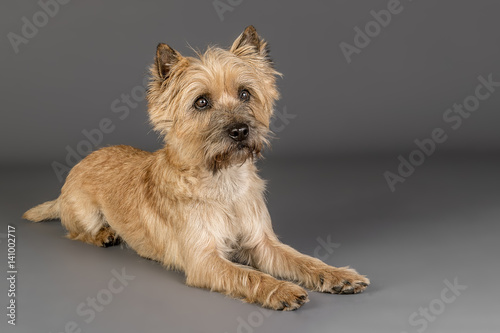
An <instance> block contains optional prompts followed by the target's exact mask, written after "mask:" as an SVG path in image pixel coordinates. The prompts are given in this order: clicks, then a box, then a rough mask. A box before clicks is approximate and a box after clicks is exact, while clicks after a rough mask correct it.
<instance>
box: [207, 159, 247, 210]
mask: <svg viewBox="0 0 500 333" xmlns="http://www.w3.org/2000/svg"><path fill="white" fill-rule="evenodd" d="M250 176H251V174H250V171H249V170H248V168H246V166H244V165H243V166H233V167H229V168H227V169H223V170H221V171H219V172H217V173H216V174H214V175H211V177H210V178H208V179H206V181H205V182H204V184H203V186H202V187H201V191H202V195H203V196H204V197H205V198H207V199H212V200H215V201H219V202H221V203H224V202H225V203H230V202H234V201H235V200H238V199H241V198H242V197H243V196H245V195H247V193H248V191H249V188H250V185H251V184H250V178H251V177H250Z"/></svg>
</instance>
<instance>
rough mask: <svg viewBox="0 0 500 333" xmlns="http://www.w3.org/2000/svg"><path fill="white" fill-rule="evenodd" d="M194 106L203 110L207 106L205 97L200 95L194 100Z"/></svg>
mask: <svg viewBox="0 0 500 333" xmlns="http://www.w3.org/2000/svg"><path fill="white" fill-rule="evenodd" d="M194 106H195V108H197V109H198V110H203V109H205V108H206V107H207V106H208V100H207V99H206V98H205V97H200V98H198V99H197V100H196V102H194Z"/></svg>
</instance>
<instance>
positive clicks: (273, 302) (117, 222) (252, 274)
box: [23, 26, 369, 310]
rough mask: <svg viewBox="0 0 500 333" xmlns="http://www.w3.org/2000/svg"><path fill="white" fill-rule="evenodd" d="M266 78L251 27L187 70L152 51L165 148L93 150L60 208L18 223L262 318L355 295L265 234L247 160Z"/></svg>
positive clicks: (256, 137)
mask: <svg viewBox="0 0 500 333" xmlns="http://www.w3.org/2000/svg"><path fill="white" fill-rule="evenodd" d="M277 75H279V73H278V72H276V70H275V69H274V68H273V66H272V62H271V60H270V59H269V55H268V49H267V44H266V42H264V41H263V40H262V39H261V38H260V37H259V36H258V35H257V32H256V31H255V29H254V28H253V27H252V26H250V27H248V28H247V29H246V30H245V31H244V32H243V33H242V34H241V35H240V36H239V37H238V38H237V39H236V40H235V42H234V43H233V45H232V47H231V48H230V49H229V50H224V49H221V48H216V47H210V48H208V50H207V51H206V52H205V53H203V54H198V57H196V58H193V57H183V56H181V55H180V54H179V53H178V52H176V51H174V50H173V49H172V48H170V47H169V46H168V45H166V44H159V45H158V48H157V54H156V59H155V62H154V64H153V65H152V67H151V77H152V79H151V83H150V89H149V92H148V101H149V116H150V119H151V123H152V125H153V126H154V128H155V130H157V131H158V132H160V133H161V134H162V135H163V136H164V137H165V147H164V148H163V149H161V150H158V151H156V152H153V153H150V152H146V151H142V150H139V149H135V148H132V147H129V146H114V147H108V148H103V149H100V150H98V151H96V152H94V153H92V154H90V155H89V156H87V157H86V158H85V159H84V160H82V161H81V162H80V163H78V164H77V165H76V166H75V167H74V168H73V169H72V170H71V172H70V174H69V175H68V177H67V179H66V183H65V184H64V186H63V188H62V190H61V195H60V196H59V198H57V199H56V200H54V201H49V202H46V203H43V204H41V205H39V206H36V207H34V208H32V209H30V210H29V211H27V212H26V213H25V214H24V216H23V217H24V218H26V219H28V220H31V221H35V222H37V221H42V220H47V219H56V218H60V219H61V222H62V224H63V225H64V226H65V227H66V229H67V230H68V235H67V236H68V237H69V238H71V239H77V240H81V241H83V242H86V243H90V244H95V245H97V246H108V245H112V244H115V243H116V242H118V241H119V240H120V239H123V240H124V241H125V242H126V243H127V244H128V245H129V246H130V247H132V248H133V249H134V250H135V251H137V253H139V255H141V256H143V257H146V258H151V259H154V260H157V261H159V262H161V263H162V264H163V265H165V266H167V267H169V268H172V269H179V270H182V271H184V272H185V274H186V283H187V284H188V285H190V286H196V287H203V288H208V289H211V290H214V291H220V292H222V293H225V294H227V295H231V296H233V297H237V298H242V299H243V300H245V301H246V302H251V303H258V304H261V305H262V306H265V307H268V308H271V309H276V310H293V309H296V308H298V307H300V306H301V305H302V304H304V303H305V302H307V301H308V299H307V292H306V291H305V290H304V289H303V288H302V287H301V286H303V287H305V288H308V289H311V290H316V291H322V292H330V293H343V294H352V293H358V292H361V291H362V290H364V289H365V288H366V286H367V285H368V284H369V280H368V279H367V278H366V277H364V276H362V275H359V274H358V273H357V272H356V271H354V270H353V269H350V268H347V267H344V268H335V267H331V266H328V265H326V264H325V263H323V262H322V261H320V260H318V259H316V258H312V257H309V256H307V255H304V254H301V253H299V252H297V251H296V250H294V249H292V248H290V247H289V246H287V245H284V244H282V243H281V242H280V241H279V240H278V238H277V237H276V235H275V234H274V232H273V229H272V226H271V219H270V216H269V213H268V210H267V208H266V205H265V200H264V187H265V184H264V181H263V180H261V179H260V178H259V176H258V175H257V170H256V167H255V165H254V159H255V158H257V157H259V155H260V150H261V149H262V148H263V146H265V145H266V143H267V135H268V133H269V121H270V117H271V115H272V112H273V106H274V103H275V101H276V100H277V98H278V97H279V94H278V91H277V88H276V76H277ZM235 126H236V132H234V130H235ZM245 126H246V127H245ZM245 128H246V130H245V131H244V133H243V132H242V133H243V134H238V133H239V132H238V131H240V132H241V131H243V130H244V129H245ZM231 131H233V132H231ZM228 133H229V134H228ZM238 135H240V137H238ZM291 281H293V282H295V283H293V282H291ZM299 285H301V286H299Z"/></svg>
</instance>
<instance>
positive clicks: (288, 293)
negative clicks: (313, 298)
mask: <svg viewBox="0 0 500 333" xmlns="http://www.w3.org/2000/svg"><path fill="white" fill-rule="evenodd" d="M307 302H309V299H308V297H307V291H305V290H304V288H302V287H300V286H298V285H296V284H294V283H291V282H286V281H280V283H279V284H278V285H277V286H276V288H275V289H274V290H272V291H271V293H270V294H269V295H268V296H267V298H266V300H265V301H264V302H263V306H265V307H267V308H270V309H273V310H279V311H292V310H296V309H298V308H300V307H301V306H302V305H303V304H304V303H307Z"/></svg>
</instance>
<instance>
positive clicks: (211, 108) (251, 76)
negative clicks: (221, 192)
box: [148, 26, 279, 171]
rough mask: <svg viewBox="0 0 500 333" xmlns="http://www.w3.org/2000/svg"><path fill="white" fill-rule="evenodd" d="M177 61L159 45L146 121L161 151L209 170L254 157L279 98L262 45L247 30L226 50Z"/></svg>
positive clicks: (174, 53)
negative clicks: (162, 145)
mask: <svg viewBox="0 0 500 333" xmlns="http://www.w3.org/2000/svg"><path fill="white" fill-rule="evenodd" d="M197 55H198V56H197V57H183V56H181V55H180V54H179V53H178V52H177V51H175V50H174V49H172V48H171V47H169V46H168V45H166V44H159V45H158V48H157V51H156V59H155V63H154V64H153V65H152V66H151V76H152V79H151V83H150V87H149V88H150V89H149V91H148V101H149V105H148V106H149V116H150V120H151V123H152V125H153V126H154V129H155V130H157V131H159V132H160V133H161V134H162V135H164V136H165V140H166V145H167V147H172V149H175V150H176V152H177V153H178V154H182V155H183V157H188V158H189V160H190V161H193V163H200V164H201V163H203V164H204V165H206V166H207V167H209V168H211V169H212V170H214V171H217V170H220V169H221V168H224V167H227V166H230V165H234V164H238V163H243V162H245V161H246V160H247V159H249V158H254V157H256V156H259V154H260V151H261V149H262V148H263V146H264V145H266V144H267V142H268V140H267V137H268V133H269V122H270V118H271V116H272V113H273V108H274V103H275V101H276V100H277V99H278V97H279V94H278V91H277V88H276V76H277V75H279V73H278V72H277V71H276V70H274V68H273V66H272V62H271V60H270V59H269V51H268V48H267V43H266V42H265V41H264V40H262V39H261V38H260V37H259V36H258V34H257V32H256V31H255V28H254V27H253V26H249V27H247V28H246V29H245V31H244V32H243V33H242V34H241V35H240V36H239V37H238V38H237V39H236V40H235V41H234V43H233V45H232V46H231V48H230V49H229V50H224V49H221V48H217V47H209V48H208V49H207V50H206V52H205V53H203V54H201V53H198V54H197Z"/></svg>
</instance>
